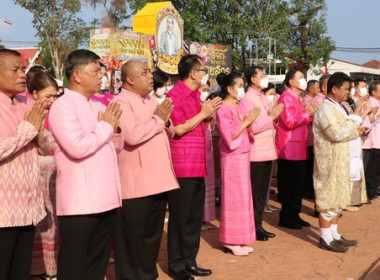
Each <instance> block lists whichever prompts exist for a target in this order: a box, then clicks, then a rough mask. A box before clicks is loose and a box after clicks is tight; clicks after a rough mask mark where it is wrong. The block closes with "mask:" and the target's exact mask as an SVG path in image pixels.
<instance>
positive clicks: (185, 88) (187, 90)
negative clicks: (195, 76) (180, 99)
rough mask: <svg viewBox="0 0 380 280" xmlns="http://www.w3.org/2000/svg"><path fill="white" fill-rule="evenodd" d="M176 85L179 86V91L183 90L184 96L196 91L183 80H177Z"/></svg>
mask: <svg viewBox="0 0 380 280" xmlns="http://www.w3.org/2000/svg"><path fill="white" fill-rule="evenodd" d="M176 87H178V88H179V90H180V91H181V92H184V93H185V95H186V96H190V95H193V94H195V93H197V92H198V90H192V89H191V88H189V87H188V86H187V85H186V84H185V83H184V82H183V81H181V80H178V82H177V84H176Z"/></svg>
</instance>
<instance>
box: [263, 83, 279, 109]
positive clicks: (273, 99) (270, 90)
mask: <svg viewBox="0 0 380 280" xmlns="http://www.w3.org/2000/svg"><path fill="white" fill-rule="evenodd" d="M263 93H264V94H265V96H266V97H267V98H268V100H269V104H270V105H271V106H274V105H276V103H277V99H278V98H279V97H280V95H279V94H277V93H276V89H275V87H274V84H272V83H269V84H268V87H267V88H264V89H263Z"/></svg>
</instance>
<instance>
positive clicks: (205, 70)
mask: <svg viewBox="0 0 380 280" xmlns="http://www.w3.org/2000/svg"><path fill="white" fill-rule="evenodd" d="M194 70H195V71H203V72H205V73H206V74H207V73H208V70H207V69H206V68H203V69H200V68H198V69H194Z"/></svg>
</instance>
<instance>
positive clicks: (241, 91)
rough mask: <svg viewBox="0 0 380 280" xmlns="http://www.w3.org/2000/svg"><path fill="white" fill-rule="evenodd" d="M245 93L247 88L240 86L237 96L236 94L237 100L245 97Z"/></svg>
mask: <svg viewBox="0 0 380 280" xmlns="http://www.w3.org/2000/svg"><path fill="white" fill-rule="evenodd" d="M244 95H245V90H244V88H242V87H241V88H238V89H237V96H236V99H237V100H241V99H242V98H243V97H244Z"/></svg>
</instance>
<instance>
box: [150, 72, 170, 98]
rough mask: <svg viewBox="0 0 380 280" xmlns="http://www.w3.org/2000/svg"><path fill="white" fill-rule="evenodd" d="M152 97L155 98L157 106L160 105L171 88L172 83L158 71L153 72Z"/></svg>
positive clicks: (165, 75)
mask: <svg viewBox="0 0 380 280" xmlns="http://www.w3.org/2000/svg"><path fill="white" fill-rule="evenodd" d="M153 82H154V84H153V93H152V94H153V96H154V98H156V100H157V102H158V104H161V103H162V102H163V101H164V100H165V98H166V94H167V93H168V91H169V90H171V88H172V86H171V85H172V83H171V81H170V77H169V76H168V75H167V74H165V73H164V72H162V71H160V70H156V71H154V72H153Z"/></svg>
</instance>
